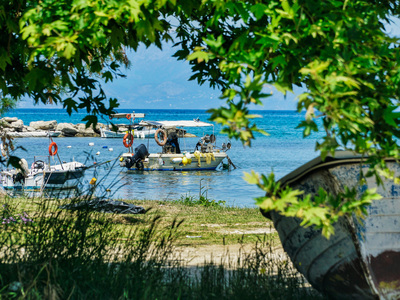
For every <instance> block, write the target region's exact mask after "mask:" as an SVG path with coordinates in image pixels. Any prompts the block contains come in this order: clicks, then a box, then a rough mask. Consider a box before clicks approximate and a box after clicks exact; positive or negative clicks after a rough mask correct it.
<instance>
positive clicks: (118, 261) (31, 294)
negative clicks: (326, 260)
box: [0, 198, 321, 299]
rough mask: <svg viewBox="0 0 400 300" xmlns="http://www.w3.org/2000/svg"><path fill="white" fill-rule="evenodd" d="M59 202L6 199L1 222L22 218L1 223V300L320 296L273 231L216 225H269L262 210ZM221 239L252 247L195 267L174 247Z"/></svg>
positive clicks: (153, 203)
mask: <svg viewBox="0 0 400 300" xmlns="http://www.w3.org/2000/svg"><path fill="white" fill-rule="evenodd" d="M63 202H64V201H61V200H43V199H33V200H32V199H25V198H20V199H3V200H0V215H1V216H3V218H2V219H7V218H8V219H9V217H10V216H11V217H13V219H14V220H16V222H14V221H12V222H10V223H7V222H6V224H1V232H0V245H1V252H0V253H1V254H0V299H321V297H320V296H319V295H318V294H317V293H316V292H315V291H314V290H312V289H310V288H309V287H307V285H306V284H305V282H304V279H303V278H302V277H301V276H300V275H299V274H298V273H297V272H296V271H295V270H294V269H293V267H292V265H291V264H290V263H289V262H288V261H287V260H286V259H277V258H276V257H275V256H274V253H273V251H272V249H273V248H274V247H275V246H276V244H277V238H276V234H271V235H266V234H260V235H257V234H255V235H251V234H250V235H246V234H243V235H237V234H236V235H234V234H227V233H223V232H226V231H219V230H216V228H218V229H219V228H223V229H224V230H225V229H226V230H227V231H229V230H232V229H237V228H241V229H246V230H250V229H254V228H262V227H265V226H270V223H269V221H268V220H266V219H264V218H263V217H262V216H261V214H260V213H259V212H258V210H257V209H253V208H235V207H226V206H221V205H202V204H196V205H193V204H192V203H191V204H188V203H184V202H185V201H183V203H182V201H171V202H158V201H132V202H133V203H135V204H137V205H141V206H144V207H145V208H146V209H148V212H147V213H146V214H144V215H113V214H103V213H97V212H93V211H89V210H81V211H68V210H61V209H59V208H58V207H59V205H60V204H62V203H63ZM3 205H5V207H4V206H3ZM25 213H26V215H27V216H28V217H29V218H27V217H26V215H25ZM19 214H20V215H21V216H23V217H24V218H26V219H31V220H32V222H31V221H26V222H25V221H24V220H23V219H21V216H19ZM18 217H19V219H18ZM211 225H212V226H211ZM187 235H199V236H200V235H201V236H202V238H201V239H187V238H186V236H187ZM222 243H227V244H234V243H236V244H238V243H239V244H240V245H243V246H244V245H252V248H253V249H252V251H250V252H248V253H245V252H242V253H241V254H240V255H239V256H237V257H235V258H234V259H233V258H231V257H230V256H229V255H228V254H227V255H226V257H225V259H224V260H225V263H221V262H218V261H217V262H216V261H214V262H208V263H207V264H205V265H204V266H199V267H194V268H193V267H189V266H188V265H187V262H186V261H182V260H180V259H179V257H178V256H177V252H176V248H177V247H183V246H193V247H201V246H202V245H221V244H222Z"/></svg>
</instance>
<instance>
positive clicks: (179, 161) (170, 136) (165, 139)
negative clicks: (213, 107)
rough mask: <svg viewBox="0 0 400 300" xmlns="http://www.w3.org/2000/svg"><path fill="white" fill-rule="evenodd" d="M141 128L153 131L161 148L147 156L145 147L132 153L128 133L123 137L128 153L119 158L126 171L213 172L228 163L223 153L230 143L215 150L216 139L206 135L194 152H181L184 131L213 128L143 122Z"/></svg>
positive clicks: (191, 123)
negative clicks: (154, 129)
mask: <svg viewBox="0 0 400 300" xmlns="http://www.w3.org/2000/svg"><path fill="white" fill-rule="evenodd" d="M142 124H143V125H144V126H149V127H152V128H154V127H156V128H157V130H156V133H155V135H154V138H155V140H156V143H157V144H158V145H159V146H160V147H161V151H160V152H157V153H149V152H148V149H147V148H146V146H145V145H144V144H141V145H139V146H138V147H136V148H135V149H134V150H133V148H132V143H133V137H132V136H130V135H129V133H127V134H126V135H125V136H124V141H123V143H124V145H125V147H127V148H128V149H129V152H127V153H124V154H122V155H121V158H120V166H121V167H125V168H127V169H128V170H146V171H192V170H215V169H216V168H217V167H218V166H219V165H220V164H221V163H222V161H223V160H224V159H225V158H226V159H227V160H228V162H230V160H229V157H228V155H227V154H226V151H227V150H229V149H230V147H231V145H230V143H228V144H226V145H225V146H222V147H221V148H217V147H216V144H215V141H216V138H215V135H214V134H211V135H205V136H203V137H202V138H201V139H200V141H199V142H198V143H197V145H196V149H194V150H193V148H192V150H186V149H181V141H180V140H181V139H184V138H185V135H186V131H185V130H184V129H183V128H185V127H213V125H212V124H210V123H206V122H200V121H198V120H193V121H187V120H183V121H142Z"/></svg>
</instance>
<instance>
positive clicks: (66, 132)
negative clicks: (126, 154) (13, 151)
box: [0, 117, 108, 137]
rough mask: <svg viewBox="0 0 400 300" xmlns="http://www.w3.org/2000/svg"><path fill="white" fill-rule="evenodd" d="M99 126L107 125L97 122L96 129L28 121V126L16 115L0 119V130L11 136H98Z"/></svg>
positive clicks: (69, 124)
mask: <svg viewBox="0 0 400 300" xmlns="http://www.w3.org/2000/svg"><path fill="white" fill-rule="evenodd" d="M100 127H108V126H107V125H105V124H100V123H98V124H97V126H96V129H95V130H93V128H92V127H89V128H86V124H83V123H79V124H72V123H57V121H55V120H53V121H36V122H30V123H29V126H28V125H24V122H23V121H22V120H20V119H18V118H17V117H4V118H2V119H0V130H1V131H3V132H6V133H7V134H8V135H9V136H11V137H34V136H37V137H39V136H42V134H43V136H46V135H47V134H48V133H51V134H52V135H53V136H59V137H99V136H100Z"/></svg>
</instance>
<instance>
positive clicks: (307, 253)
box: [263, 151, 400, 299]
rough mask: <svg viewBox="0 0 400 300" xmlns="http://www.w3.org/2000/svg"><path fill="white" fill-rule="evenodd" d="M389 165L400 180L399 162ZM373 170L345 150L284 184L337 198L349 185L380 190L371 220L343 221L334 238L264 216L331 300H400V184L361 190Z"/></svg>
mask: <svg viewBox="0 0 400 300" xmlns="http://www.w3.org/2000/svg"><path fill="white" fill-rule="evenodd" d="M387 164H388V166H389V168H390V169H391V170H393V171H394V172H395V174H396V176H399V175H400V166H399V164H398V163H396V162H395V161H391V160H388V161H387ZM367 169H368V165H366V164H365V163H363V159H362V158H361V157H358V156H354V155H353V154H351V153H350V152H345V151H339V152H336V153H335V157H328V158H327V159H326V160H325V161H324V162H322V161H321V159H320V158H316V159H314V160H312V161H311V162H309V163H307V164H305V165H303V166H302V167H300V168H299V169H297V170H295V171H293V172H292V173H290V174H288V175H287V176H285V177H283V178H282V179H281V180H280V182H281V184H282V186H286V185H289V186H291V187H292V188H294V189H299V190H302V191H304V192H305V194H312V195H315V194H317V193H318V189H319V188H320V187H322V188H324V189H325V190H326V191H328V192H330V193H332V194H333V195H335V194H337V193H339V192H343V188H344V186H348V187H350V188H352V187H355V188H356V189H357V192H358V193H359V194H361V193H362V192H363V191H365V190H366V189H367V188H377V192H378V193H379V194H380V195H381V196H382V199H381V200H374V201H373V202H372V204H371V205H370V206H369V207H368V215H367V216H365V218H360V217H359V216H358V217H357V216H355V215H353V216H352V217H351V218H344V217H343V218H340V219H339V221H338V222H337V223H336V224H335V225H334V229H335V234H334V235H333V236H331V238H330V239H326V238H325V237H323V236H322V234H321V230H317V229H315V228H313V227H308V228H304V227H302V226H300V223H301V220H299V219H297V218H293V217H284V216H282V215H280V214H279V213H277V212H275V211H271V212H268V213H263V214H264V215H265V216H266V217H268V218H270V219H271V220H272V221H273V223H274V226H275V228H276V230H277V231H278V233H279V237H280V240H281V242H282V245H283V248H284V249H285V251H286V252H287V253H288V255H289V257H290V258H291V260H292V262H293V264H294V265H295V266H296V268H297V269H298V270H299V271H300V272H301V273H302V274H303V275H304V276H305V277H306V278H307V280H308V281H309V283H310V284H311V285H312V286H313V287H314V288H316V289H317V290H318V291H320V292H321V293H323V294H324V295H326V296H328V297H329V298H333V299H399V298H400V227H399V224H400V185H398V184H395V183H394V182H393V181H390V180H385V179H384V184H383V185H379V186H378V185H377V183H376V181H375V179H374V178H368V179H367V183H366V184H365V185H362V186H359V178H360V176H361V172H362V171H364V172H366V170H367ZM382 179H383V178H382Z"/></svg>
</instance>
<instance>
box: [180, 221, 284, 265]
mask: <svg viewBox="0 0 400 300" xmlns="http://www.w3.org/2000/svg"><path fill="white" fill-rule="evenodd" d="M207 226H208V227H209V226H210V224H207ZM215 227H219V226H218V225H216V226H215ZM216 231H218V232H219V233H223V234H235V235H245V234H264V233H265V234H270V233H274V232H276V231H275V229H273V228H259V229H252V230H225V229H219V230H216ZM186 237H187V238H194V239H195V238H201V236H186ZM272 250H273V253H272V256H273V257H274V258H276V259H280V260H281V259H282V260H287V259H288V258H287V256H286V254H285V252H284V250H283V248H282V246H278V247H274V248H273V249H272ZM252 252H254V245H253V244H244V245H241V244H233V245H199V246H195V247H188V246H185V247H177V248H176V253H175V254H176V259H177V260H181V261H184V262H185V263H186V264H187V266H201V265H204V264H205V263H209V262H214V263H217V264H220V263H222V264H224V265H232V263H235V262H236V261H237V259H238V258H239V257H240V256H243V255H246V254H250V253H252Z"/></svg>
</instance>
